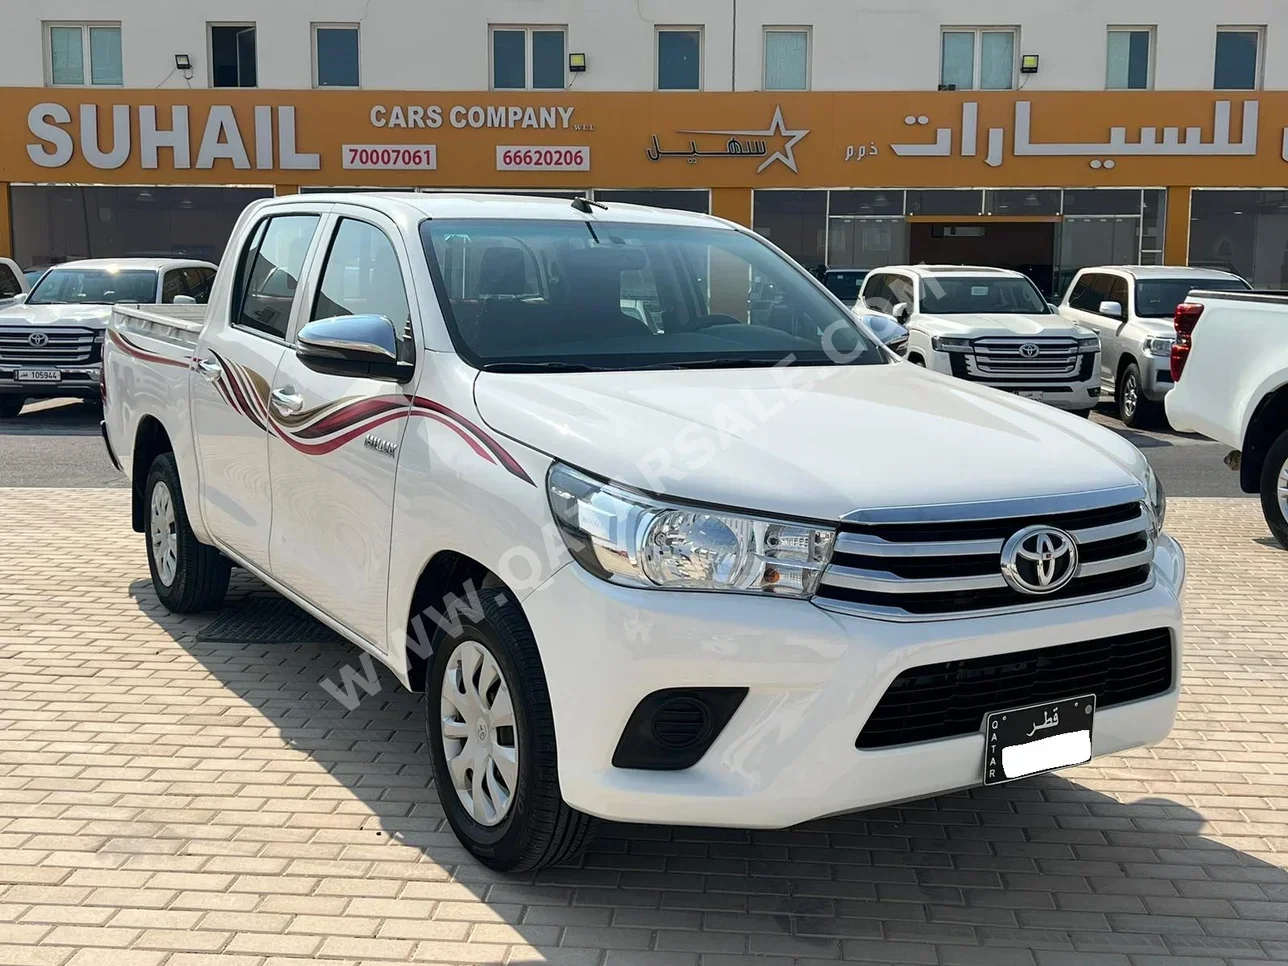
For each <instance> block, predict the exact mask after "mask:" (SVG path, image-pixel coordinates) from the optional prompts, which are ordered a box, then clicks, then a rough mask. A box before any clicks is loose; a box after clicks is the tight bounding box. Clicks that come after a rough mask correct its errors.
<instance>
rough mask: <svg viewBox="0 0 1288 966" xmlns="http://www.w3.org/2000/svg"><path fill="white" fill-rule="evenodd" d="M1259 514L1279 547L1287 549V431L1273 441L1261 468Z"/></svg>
mask: <svg viewBox="0 0 1288 966" xmlns="http://www.w3.org/2000/svg"><path fill="white" fill-rule="evenodd" d="M1261 512H1262V514H1263V515H1264V516H1265V518H1266V524H1267V525H1268V526H1269V527H1270V532H1271V533H1273V534H1274V535H1275V539H1276V540H1278V541H1279V545H1280V546H1282V547H1284V548H1285V549H1288V431H1285V432H1283V433H1281V434H1280V436H1279V438H1278V439H1277V440H1275V443H1274V445H1273V446H1271V447H1270V452H1269V453H1267V454H1266V462H1265V464H1264V465H1263V466H1262V467H1261Z"/></svg>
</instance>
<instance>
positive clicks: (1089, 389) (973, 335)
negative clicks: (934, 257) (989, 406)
mask: <svg viewBox="0 0 1288 966" xmlns="http://www.w3.org/2000/svg"><path fill="white" fill-rule="evenodd" d="M856 308H866V309H868V310H873V311H877V312H886V313H889V314H890V315H893V316H894V318H895V319H896V320H897V321H899V322H900V323H902V324H903V325H904V326H905V327H906V328H907V329H908V342H907V350H906V351H907V356H908V361H909V362H912V363H915V364H916V365H919V366H924V367H926V368H927V369H933V370H934V371H935V372H942V373H946V374H949V375H953V376H956V377H958V378H959V379H965V380H967V381H969V382H975V383H979V384H981V385H985V386H993V387H994V388H997V389H1004V390H1006V391H1007V392H1013V393H1015V394H1016V395H1019V396H1023V397H1025V398H1027V399H1034V400H1038V401H1039V402H1044V403H1047V404H1048V405H1051V406H1054V407H1056V408H1057V409H1065V410H1068V411H1070V412H1074V413H1077V414H1078V415H1079V416H1090V415H1091V411H1092V410H1093V409H1094V408H1095V406H1096V400H1097V398H1098V397H1099V395H1100V379H1099V375H1098V370H1099V358H1100V340H1099V339H1098V338H1096V334H1095V333H1094V332H1092V331H1091V330H1090V329H1086V328H1083V327H1082V326H1080V325H1077V324H1076V323H1074V322H1070V321H1068V320H1066V319H1062V318H1061V317H1060V316H1059V315H1058V314H1057V313H1056V311H1055V309H1054V308H1052V307H1051V306H1050V305H1049V304H1048V303H1047V301H1046V299H1045V298H1043V297H1042V293H1041V292H1039V291H1038V288H1037V286H1036V285H1034V284H1033V283H1032V282H1031V281H1029V279H1028V278H1026V277H1025V276H1024V275H1021V274H1020V273H1019V272H1013V271H1009V270H1007V269H1002V268H975V267H971V266H967V265H895V266H891V267H888V268H876V269H873V270H872V271H871V272H870V273H869V274H868V277H867V278H866V279H864V281H863V289H862V293H861V294H860V296H859V301H858V303H857V304H856Z"/></svg>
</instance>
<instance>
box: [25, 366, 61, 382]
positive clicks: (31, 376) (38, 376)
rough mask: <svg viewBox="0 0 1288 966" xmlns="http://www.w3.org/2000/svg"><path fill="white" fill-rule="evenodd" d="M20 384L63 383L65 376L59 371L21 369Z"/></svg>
mask: <svg viewBox="0 0 1288 966" xmlns="http://www.w3.org/2000/svg"><path fill="white" fill-rule="evenodd" d="M16 376H17V379H18V381H19V382H62V381H63V374H62V373H61V372H59V371H58V370H57V369H19V370H18V372H17V373H16Z"/></svg>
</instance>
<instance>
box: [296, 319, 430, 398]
mask: <svg viewBox="0 0 1288 966" xmlns="http://www.w3.org/2000/svg"><path fill="white" fill-rule="evenodd" d="M295 340H296V346H295V356H296V358H298V359H299V360H300V361H301V362H302V363H304V364H305V365H306V366H308V367H309V368H310V369H312V370H314V371H315V372H323V373H327V374H328V375H333V376H356V377H359V378H368V379H391V380H393V381H394V382H407V381H409V380H410V379H411V377H412V373H413V372H414V367H413V366H412V365H411V364H410V363H406V362H402V361H400V360H399V357H398V333H397V332H396V331H395V330H394V324H393V323H392V322H390V321H389V320H388V319H387V318H385V317H384V316H383V315H339V316H336V317H334V318H330V319H318V320H317V321H315V322H310V323H308V324H307V325H305V326H304V327H303V328H302V329H300V331H299V333H298V334H297V335H296V337H295Z"/></svg>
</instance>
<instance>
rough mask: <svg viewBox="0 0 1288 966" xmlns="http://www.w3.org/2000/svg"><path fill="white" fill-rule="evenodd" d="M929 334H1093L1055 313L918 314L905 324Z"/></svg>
mask: <svg viewBox="0 0 1288 966" xmlns="http://www.w3.org/2000/svg"><path fill="white" fill-rule="evenodd" d="M908 327H909V328H910V329H921V330H923V331H925V332H929V333H930V334H931V335H956V336H964V337H966V338H970V339H979V338H984V337H987V336H1034V337H1037V336H1046V337H1048V338H1051V337H1055V336H1063V337H1065V338H1076V337H1078V336H1082V337H1084V338H1085V337H1087V336H1089V335H1094V333H1093V332H1092V331H1091V330H1090V329H1086V328H1083V327H1082V326H1080V325H1078V324H1077V323H1076V322H1072V321H1070V320H1069V319H1066V318H1063V317H1062V316H1059V315H1011V314H1008V313H1004V312H998V313H996V314H992V313H985V312H981V313H979V314H969V315H918V316H916V318H914V319H913V320H912V324H911V325H909V326H908Z"/></svg>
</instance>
